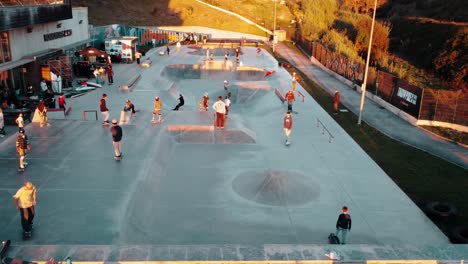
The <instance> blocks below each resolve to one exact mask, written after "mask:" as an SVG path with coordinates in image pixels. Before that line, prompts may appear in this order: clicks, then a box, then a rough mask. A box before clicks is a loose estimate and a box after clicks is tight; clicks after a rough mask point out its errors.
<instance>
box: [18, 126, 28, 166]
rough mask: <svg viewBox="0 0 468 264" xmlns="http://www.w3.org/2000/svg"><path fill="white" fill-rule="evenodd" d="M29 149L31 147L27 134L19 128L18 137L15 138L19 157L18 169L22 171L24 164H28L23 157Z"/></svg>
mask: <svg viewBox="0 0 468 264" xmlns="http://www.w3.org/2000/svg"><path fill="white" fill-rule="evenodd" d="M30 149H31V147H30V146H29V143H28V136H26V133H25V131H24V129H23V128H21V129H20V130H19V133H18V137H17V138H16V152H18V157H19V171H24V168H25V166H26V165H28V163H27V162H25V161H24V159H25V158H26V152H27V151H28V150H30Z"/></svg>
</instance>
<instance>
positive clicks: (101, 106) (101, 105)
mask: <svg viewBox="0 0 468 264" xmlns="http://www.w3.org/2000/svg"><path fill="white" fill-rule="evenodd" d="M106 99H107V94H102V98H101V101H99V109H100V110H101V114H102V118H103V119H104V121H103V122H102V124H103V125H108V124H109V109H107V106H106Z"/></svg>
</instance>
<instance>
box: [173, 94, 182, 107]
mask: <svg viewBox="0 0 468 264" xmlns="http://www.w3.org/2000/svg"><path fill="white" fill-rule="evenodd" d="M184 104H185V101H184V96H182V94H179V103H178V104H177V105H176V106H175V107H174V109H172V110H175V111H179V108H180V107H181V106H183V105H184Z"/></svg>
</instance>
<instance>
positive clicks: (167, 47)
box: [166, 45, 171, 56]
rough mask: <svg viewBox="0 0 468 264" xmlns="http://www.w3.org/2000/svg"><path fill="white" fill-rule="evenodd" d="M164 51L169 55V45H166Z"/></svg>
mask: <svg viewBox="0 0 468 264" xmlns="http://www.w3.org/2000/svg"><path fill="white" fill-rule="evenodd" d="M166 52H167V56H169V54H170V53H171V48H169V45H167V46H166Z"/></svg>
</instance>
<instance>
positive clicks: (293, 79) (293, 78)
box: [292, 72, 297, 92]
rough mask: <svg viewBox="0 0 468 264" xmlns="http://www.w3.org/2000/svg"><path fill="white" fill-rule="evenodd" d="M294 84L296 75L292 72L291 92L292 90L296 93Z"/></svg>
mask: <svg viewBox="0 0 468 264" xmlns="http://www.w3.org/2000/svg"><path fill="white" fill-rule="evenodd" d="M296 84H297V80H296V73H295V72H293V76H292V90H293V92H296Z"/></svg>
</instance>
